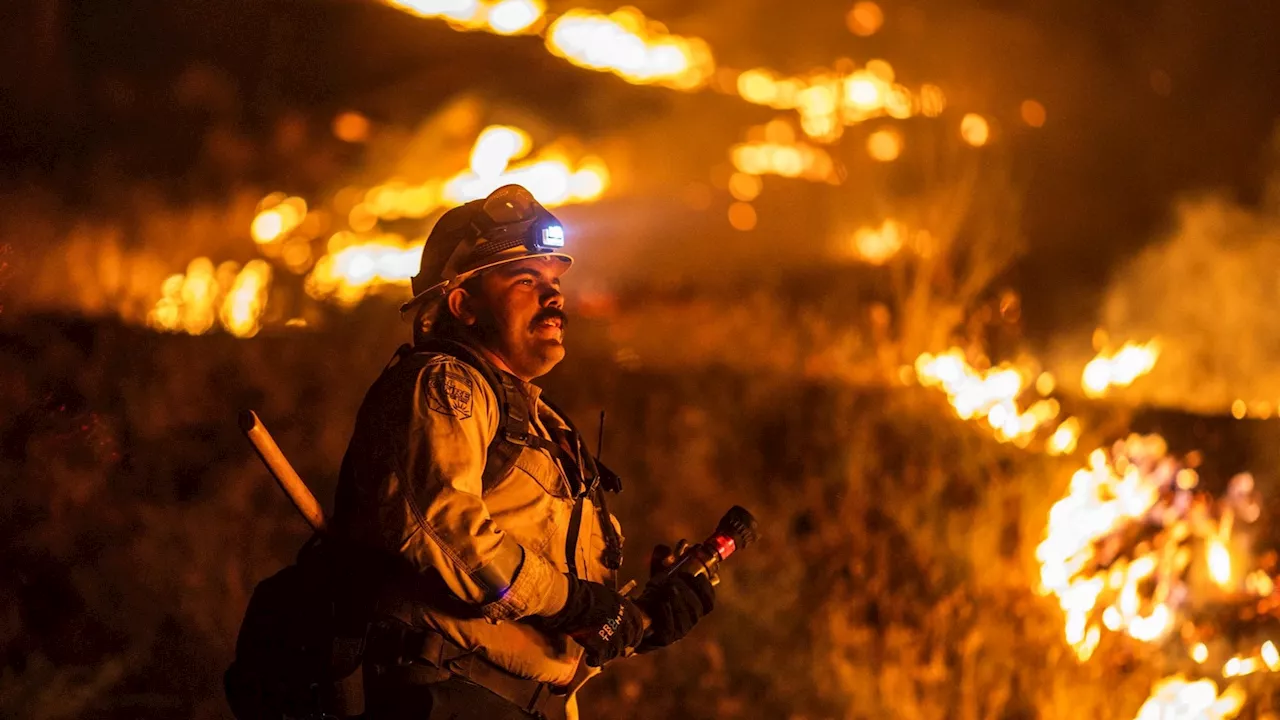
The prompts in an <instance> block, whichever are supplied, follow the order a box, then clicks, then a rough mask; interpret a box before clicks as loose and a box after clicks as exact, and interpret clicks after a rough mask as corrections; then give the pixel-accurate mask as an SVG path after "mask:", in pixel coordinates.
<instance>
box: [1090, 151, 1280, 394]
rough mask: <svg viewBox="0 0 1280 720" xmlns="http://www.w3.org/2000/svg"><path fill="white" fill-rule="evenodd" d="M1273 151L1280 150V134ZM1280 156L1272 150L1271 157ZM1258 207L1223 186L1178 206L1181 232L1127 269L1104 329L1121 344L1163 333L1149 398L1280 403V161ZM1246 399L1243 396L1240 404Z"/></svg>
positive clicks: (1145, 386)
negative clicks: (1246, 203) (1278, 360)
mask: <svg viewBox="0 0 1280 720" xmlns="http://www.w3.org/2000/svg"><path fill="white" fill-rule="evenodd" d="M1273 149H1280V134H1278V135H1277V136H1276V142H1275V143H1274V145H1273ZM1276 156H1280V153H1273V157H1276ZM1273 167H1275V168H1276V170H1274V171H1273V172H1272V175H1271V179H1270V181H1269V183H1268V184H1267V188H1266V192H1265V193H1264V194H1263V200H1262V202H1260V203H1259V204H1258V206H1257V207H1254V208H1250V207H1246V206H1244V205H1243V204H1241V203H1239V202H1237V201H1235V200H1234V199H1232V198H1230V197H1228V196H1227V195H1226V194H1225V193H1222V192H1216V193H1211V194H1207V195H1202V196H1199V197H1195V198H1183V199H1181V200H1179V201H1178V202H1177V203H1176V204H1175V208H1174V210H1175V212H1174V216H1175V219H1176V225H1175V229H1174V231H1173V233H1172V235H1170V236H1169V237H1168V238H1166V239H1164V240H1163V241H1161V242H1158V243H1156V244H1154V245H1152V246H1150V247H1148V248H1147V249H1145V250H1144V251H1143V252H1142V253H1141V254H1139V255H1138V256H1137V257H1135V258H1134V259H1133V260H1132V261H1130V262H1129V263H1127V264H1126V265H1125V266H1123V267H1121V268H1120V269H1119V270H1118V271H1117V272H1116V273H1115V275H1114V277H1113V279H1112V282H1111V285H1110V286H1109V288H1108V289H1107V292H1106V295H1105V299H1104V303H1103V307H1102V327H1103V328H1104V329H1105V330H1106V331H1108V333H1109V334H1110V336H1111V338H1112V339H1113V340H1117V341H1123V340H1128V339H1135V340H1145V339H1148V338H1152V337H1155V338H1158V339H1159V341H1160V345H1161V348H1162V352H1161V356H1160V360H1159V362H1158V363H1157V364H1156V367H1155V370H1154V371H1153V372H1152V374H1151V377H1150V378H1149V379H1148V380H1147V381H1145V382H1139V383H1138V384H1137V385H1136V386H1135V392H1136V393H1138V394H1141V395H1143V396H1144V397H1142V398H1141V399H1142V401H1143V402H1149V403H1153V404H1157V405H1164V406H1173V407H1180V408H1184V409H1187V410H1192V411H1198V412H1223V411H1225V410H1227V409H1230V408H1232V405H1233V403H1234V404H1235V405H1236V412H1237V413H1239V412H1240V409H1241V408H1247V411H1248V412H1249V414H1251V415H1261V416H1265V415H1269V414H1270V413H1271V412H1272V410H1273V409H1274V408H1275V407H1276V406H1277V404H1278V401H1280V365H1277V363H1276V358H1277V357H1280V312H1278V311H1277V308H1280V164H1276V165H1273ZM1238 401H1243V402H1244V405H1243V406H1242V405H1240V403H1239V402H1238Z"/></svg>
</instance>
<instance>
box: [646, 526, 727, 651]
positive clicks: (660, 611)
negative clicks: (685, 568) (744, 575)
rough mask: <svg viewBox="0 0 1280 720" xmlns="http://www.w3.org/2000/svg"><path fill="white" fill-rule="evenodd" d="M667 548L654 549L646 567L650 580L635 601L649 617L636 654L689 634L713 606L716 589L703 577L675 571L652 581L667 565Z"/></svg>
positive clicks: (668, 550)
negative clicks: (647, 625) (647, 629)
mask: <svg viewBox="0 0 1280 720" xmlns="http://www.w3.org/2000/svg"><path fill="white" fill-rule="evenodd" d="M673 560H674V556H673V554H672V552H671V549H670V548H668V547H666V546H664V545H659V546H658V547H656V548H654V551H653V557H652V560H651V561H650V564H649V571H650V578H651V579H650V580H649V584H648V585H646V586H645V588H644V591H643V592H642V593H641V594H640V597H639V598H638V599H637V600H636V605H638V606H639V607H640V609H641V610H643V611H644V612H645V614H646V615H648V616H649V620H650V623H651V624H650V625H649V631H648V633H647V634H646V635H645V638H644V642H642V643H641V644H640V646H639V647H637V648H636V652H640V653H644V652H650V651H652V650H657V649H658V648H660V647H666V646H667V645H670V644H671V643H673V642H675V641H677V640H679V639H681V638H683V637H684V636H685V635H688V634H689V631H690V630H692V629H693V626H694V625H697V624H698V621H699V620H701V619H702V617H703V616H704V615H706V614H707V613H709V612H711V611H712V609H714V608H715V604H716V589H715V587H714V586H713V585H712V584H711V580H710V579H708V578H707V576H705V575H698V576H696V577H695V576H693V575H688V574H685V573H681V572H678V573H676V574H675V575H672V576H671V577H669V578H664V579H654V577H655V576H657V575H659V574H660V573H661V572H663V571H664V570H665V569H666V568H668V567H670V566H671V563H672V561H673Z"/></svg>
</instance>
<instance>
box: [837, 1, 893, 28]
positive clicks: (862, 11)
mask: <svg viewBox="0 0 1280 720" xmlns="http://www.w3.org/2000/svg"><path fill="white" fill-rule="evenodd" d="M845 23H846V24H847V25H848V26H849V32H851V33H853V34H854V35H857V36H859V37H870V36H872V35H875V34H876V31H877V30H879V29H880V26H881V25H884V11H882V10H881V9H880V6H879V5H877V4H875V3H873V2H858V3H854V5H853V8H852V9H851V10H849V14H848V15H846V16H845Z"/></svg>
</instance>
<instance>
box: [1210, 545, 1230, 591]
mask: <svg viewBox="0 0 1280 720" xmlns="http://www.w3.org/2000/svg"><path fill="white" fill-rule="evenodd" d="M1207 548H1208V561H1209V577H1211V578H1212V579H1213V581H1214V582H1215V583H1217V584H1218V585H1219V586H1222V587H1226V586H1227V585H1228V584H1229V583H1230V582H1231V553H1230V552H1228V551H1227V546H1226V545H1224V544H1223V543H1222V540H1220V539H1219V538H1216V537H1214V538H1209V542H1208V545H1207Z"/></svg>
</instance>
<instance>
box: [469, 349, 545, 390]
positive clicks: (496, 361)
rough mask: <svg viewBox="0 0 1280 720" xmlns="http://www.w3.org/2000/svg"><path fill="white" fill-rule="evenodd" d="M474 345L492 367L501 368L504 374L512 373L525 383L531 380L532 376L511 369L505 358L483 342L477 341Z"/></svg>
mask: <svg viewBox="0 0 1280 720" xmlns="http://www.w3.org/2000/svg"><path fill="white" fill-rule="evenodd" d="M475 347H476V349H477V350H479V351H480V354H482V355H484V358H485V359H486V360H488V361H489V362H491V363H493V366H494V367H496V368H498V369H499V370H501V371H502V372H504V373H506V374H508V375H512V376H514V377H517V378H520V380H522V381H524V382H526V383H530V382H533V378H531V377H525V376H523V375H521V374H520V373H518V372H516V371H515V370H512V369H511V366H510V365H508V364H507V361H506V360H504V359H502V356H501V355H499V354H498V353H496V352H494V351H493V350H491V349H489V348H488V347H487V346H486V345H485V344H484V343H479V342H478V343H475Z"/></svg>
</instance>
